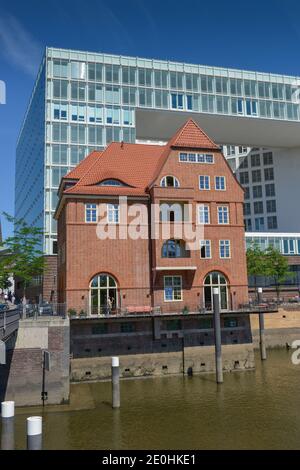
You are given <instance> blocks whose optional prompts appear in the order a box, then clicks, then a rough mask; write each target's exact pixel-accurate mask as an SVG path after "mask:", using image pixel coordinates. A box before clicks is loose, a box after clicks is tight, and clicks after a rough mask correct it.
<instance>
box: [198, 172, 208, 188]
mask: <svg viewBox="0 0 300 470" xmlns="http://www.w3.org/2000/svg"><path fill="white" fill-rule="evenodd" d="M202 176H203V177H204V178H208V188H200V178H201V177H202ZM199 191H210V176H209V175H199Z"/></svg>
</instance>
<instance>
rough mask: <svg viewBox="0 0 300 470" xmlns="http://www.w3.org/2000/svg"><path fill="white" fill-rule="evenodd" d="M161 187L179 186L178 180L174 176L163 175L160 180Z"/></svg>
mask: <svg viewBox="0 0 300 470" xmlns="http://www.w3.org/2000/svg"><path fill="white" fill-rule="evenodd" d="M160 185H161V186H162V187H163V188H167V187H169V188H179V186H180V185H179V181H178V179H177V178H175V176H164V177H163V178H162V180H161V182H160Z"/></svg>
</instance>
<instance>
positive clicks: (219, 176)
mask: <svg viewBox="0 0 300 470" xmlns="http://www.w3.org/2000/svg"><path fill="white" fill-rule="evenodd" d="M217 178H224V189H220V188H217ZM226 186H227V185H226V176H224V175H218V176H215V190H216V191H226Z"/></svg>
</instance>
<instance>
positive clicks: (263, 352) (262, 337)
mask: <svg viewBox="0 0 300 470" xmlns="http://www.w3.org/2000/svg"><path fill="white" fill-rule="evenodd" d="M262 294H263V290H262V288H261V287H259V288H258V289H257V296H258V308H259V309H260V307H259V306H260V304H261V303H262V300H263V296H262ZM258 319H259V346H260V357H261V360H262V361H265V360H266V359H267V351H266V341H265V318H264V312H262V311H260V312H259V314H258Z"/></svg>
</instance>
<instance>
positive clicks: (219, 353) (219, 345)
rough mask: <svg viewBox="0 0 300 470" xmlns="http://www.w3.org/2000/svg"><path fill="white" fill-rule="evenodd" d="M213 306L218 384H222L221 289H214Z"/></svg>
mask: <svg viewBox="0 0 300 470" xmlns="http://www.w3.org/2000/svg"><path fill="white" fill-rule="evenodd" d="M213 304H214V333H215V356H216V381H217V383H222V382H223V364H222V342H221V319H220V299H219V289H218V288H217V287H214V288H213Z"/></svg>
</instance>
